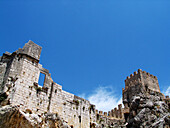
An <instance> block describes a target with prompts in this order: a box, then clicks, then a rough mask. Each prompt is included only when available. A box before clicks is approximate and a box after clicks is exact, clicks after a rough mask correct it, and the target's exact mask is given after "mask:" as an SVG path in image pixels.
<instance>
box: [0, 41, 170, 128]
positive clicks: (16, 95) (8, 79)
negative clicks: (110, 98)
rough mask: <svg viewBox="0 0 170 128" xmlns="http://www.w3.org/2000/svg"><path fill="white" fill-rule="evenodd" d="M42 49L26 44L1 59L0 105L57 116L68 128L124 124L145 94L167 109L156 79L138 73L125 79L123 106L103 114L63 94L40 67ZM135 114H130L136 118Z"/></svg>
mask: <svg viewBox="0 0 170 128" xmlns="http://www.w3.org/2000/svg"><path fill="white" fill-rule="evenodd" d="M41 49H42V47H40V46H38V45H37V44H35V43H33V42H32V41H29V42H28V43H26V44H25V46H24V47H23V48H20V49H19V50H17V51H15V52H13V53H9V52H6V53H4V54H3V56H2V57H0V94H5V95H6V96H7V99H6V100H5V101H3V102H1V105H6V104H11V105H17V106H19V107H20V109H21V110H22V111H25V112H26V113H37V114H38V115H42V114H44V113H48V112H51V113H57V114H58V115H59V116H60V117H61V118H62V119H63V120H64V121H65V122H66V123H67V124H68V125H69V126H72V127H75V128H89V127H92V126H93V127H94V126H95V124H96V122H97V123H99V124H102V127H105V125H104V124H113V123H115V121H122V122H123V121H127V120H128V118H129V113H130V112H131V111H130V107H131V105H130V103H132V99H133V97H134V96H136V95H138V94H139V93H141V92H142V93H144V94H146V95H147V96H149V95H152V94H153V93H154V95H155V96H158V97H160V98H161V99H162V100H164V101H165V102H166V103H167V104H168V105H170V98H169V97H168V96H166V97H165V96H164V95H163V94H162V93H161V92H160V89H159V84H158V79H157V77H156V76H154V75H152V74H150V73H148V72H145V71H142V70H141V69H138V71H135V72H134V73H133V74H131V75H130V76H128V77H127V78H126V79H125V88H122V94H123V98H122V99H123V104H124V108H123V107H122V104H119V105H118V107H115V108H114V109H112V110H110V111H108V112H103V111H101V110H100V111H98V110H97V109H96V106H95V105H93V104H91V103H90V102H89V101H88V100H85V99H83V98H81V97H78V96H76V95H74V94H72V93H69V92H66V91H64V90H63V89H62V86H61V85H59V84H57V83H55V82H54V81H53V79H52V77H51V74H50V72H49V70H48V69H45V68H44V67H43V66H42V65H41V64H39V59H40V54H41ZM40 73H42V74H44V75H45V78H44V83H43V85H39V83H38V81H39V77H40ZM136 114H137V112H136V111H132V115H133V116H135V115H136Z"/></svg>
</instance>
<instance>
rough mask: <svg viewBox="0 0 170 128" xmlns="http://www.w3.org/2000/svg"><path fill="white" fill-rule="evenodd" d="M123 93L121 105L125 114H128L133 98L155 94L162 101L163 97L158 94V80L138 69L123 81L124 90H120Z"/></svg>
mask: <svg viewBox="0 0 170 128" xmlns="http://www.w3.org/2000/svg"><path fill="white" fill-rule="evenodd" d="M122 93H123V104H124V106H125V110H126V112H125V114H126V113H129V107H130V103H131V102H132V99H133V97H134V96H137V95H138V94H143V95H144V96H149V95H151V94H153V93H154V94H156V95H157V96H159V97H161V98H162V99H164V98H165V97H164V95H163V94H162V93H161V92H160V88H159V84H158V79H157V77H156V76H154V75H152V74H150V73H148V72H145V71H142V70H141V69H138V71H136V72H134V73H133V74H131V75H130V76H128V77H127V78H126V80H125V88H123V89H122Z"/></svg>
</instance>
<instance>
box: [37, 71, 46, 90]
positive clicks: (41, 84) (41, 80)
mask: <svg viewBox="0 0 170 128" xmlns="http://www.w3.org/2000/svg"><path fill="white" fill-rule="evenodd" d="M44 80H45V74H43V73H41V72H40V77H39V80H38V85H40V86H42V87H43V85H44Z"/></svg>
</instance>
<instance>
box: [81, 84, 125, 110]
mask: <svg viewBox="0 0 170 128" xmlns="http://www.w3.org/2000/svg"><path fill="white" fill-rule="evenodd" d="M79 96H80V97H82V98H85V99H87V100H89V101H90V103H91V104H94V105H96V109H98V110H101V111H105V112H107V111H110V110H111V109H113V108H115V107H117V106H118V104H121V103H122V97H118V96H116V94H115V93H114V90H113V88H112V87H110V86H99V87H98V88H96V89H95V90H94V91H93V92H92V94H90V95H88V96H86V94H81V95H79Z"/></svg>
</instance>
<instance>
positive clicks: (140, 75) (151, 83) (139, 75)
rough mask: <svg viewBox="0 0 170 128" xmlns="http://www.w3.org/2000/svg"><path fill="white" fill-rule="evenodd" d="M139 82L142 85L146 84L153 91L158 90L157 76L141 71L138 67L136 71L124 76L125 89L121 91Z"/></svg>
mask: <svg viewBox="0 0 170 128" xmlns="http://www.w3.org/2000/svg"><path fill="white" fill-rule="evenodd" d="M139 84H140V85H142V86H143V87H145V86H147V87H148V88H149V89H151V90H153V91H157V92H160V89H159V84H158V79H157V77H156V76H154V75H152V74H150V73H148V72H146V71H142V70H141V69H138V71H135V72H134V73H133V74H131V75H130V76H128V77H127V78H126V80H125V89H123V92H124V91H126V90H127V89H128V88H129V87H130V86H133V85H139Z"/></svg>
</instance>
